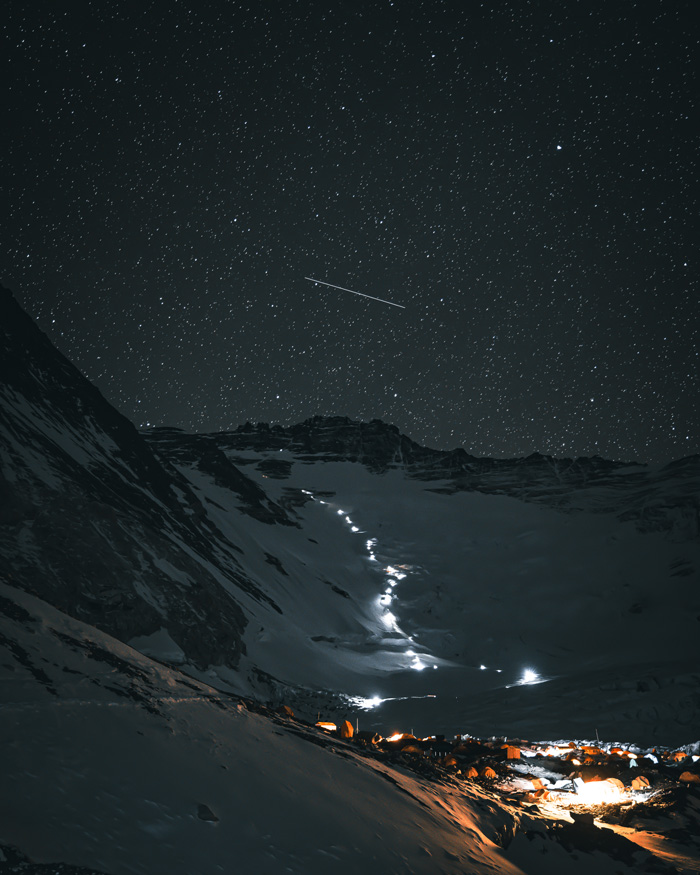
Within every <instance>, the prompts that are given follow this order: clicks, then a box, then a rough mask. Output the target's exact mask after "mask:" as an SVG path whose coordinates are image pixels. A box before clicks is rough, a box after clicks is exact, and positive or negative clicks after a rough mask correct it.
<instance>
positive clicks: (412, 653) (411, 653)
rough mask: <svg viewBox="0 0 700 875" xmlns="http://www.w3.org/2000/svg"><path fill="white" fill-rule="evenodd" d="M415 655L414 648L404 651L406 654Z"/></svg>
mask: <svg viewBox="0 0 700 875" xmlns="http://www.w3.org/2000/svg"><path fill="white" fill-rule="evenodd" d="M415 655H416V652H415V650H407V651H406V656H415Z"/></svg>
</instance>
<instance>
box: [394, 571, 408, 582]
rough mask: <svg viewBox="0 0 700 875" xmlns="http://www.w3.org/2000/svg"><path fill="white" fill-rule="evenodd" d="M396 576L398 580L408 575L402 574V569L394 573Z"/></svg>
mask: <svg viewBox="0 0 700 875" xmlns="http://www.w3.org/2000/svg"><path fill="white" fill-rule="evenodd" d="M394 577H395V578H396V579H397V580H403V579H404V577H406V575H405V574H402V573H401V572H400V571H398V572H396V573H395V574H394Z"/></svg>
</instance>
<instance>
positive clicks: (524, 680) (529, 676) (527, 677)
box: [518, 668, 540, 684]
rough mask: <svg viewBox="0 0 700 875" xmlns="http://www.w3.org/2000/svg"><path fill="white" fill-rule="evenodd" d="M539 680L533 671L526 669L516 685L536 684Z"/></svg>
mask: <svg viewBox="0 0 700 875" xmlns="http://www.w3.org/2000/svg"><path fill="white" fill-rule="evenodd" d="M539 680H540V676H539V675H538V674H537V672H536V671H533V670H532V669H531V668H526V669H525V671H524V672H523V676H522V677H521V678H520V680H519V681H518V683H520V684H536V683H537V682H538V681H539Z"/></svg>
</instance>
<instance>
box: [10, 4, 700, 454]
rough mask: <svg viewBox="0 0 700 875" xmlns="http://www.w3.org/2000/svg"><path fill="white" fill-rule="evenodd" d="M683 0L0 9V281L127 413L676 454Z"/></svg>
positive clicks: (694, 239) (218, 424) (689, 85)
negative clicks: (5, 87) (374, 426)
mask: <svg viewBox="0 0 700 875" xmlns="http://www.w3.org/2000/svg"><path fill="white" fill-rule="evenodd" d="M696 12H697V7H696V4H695V3H694V2H691V0H688V2H680V0H679V2H672V0H658V2H643V3H642V2H633V0H626V2H603V0H585V2H576V0H567V2H565V3H562V2H554V0H547V2H545V0H533V2H528V0H520V2H485V3H480V2H472V0H461V2H439V0H428V2H422V0H420V2H419V0H412V2H409V0H395V2H389V0H381V2H379V0H378V2H360V0H356V2H342V3H341V2H338V3H330V2H328V0H325V2H314V0H306V2H286V0H279V2H272V3H266V2H251V3H250V4H243V3H236V2H211V0H198V2H197V3H194V2H192V3H184V2H176V0H169V2H167V3H165V2H147V0H144V2H139V3H136V2H131V0H125V2H119V3H105V2H101V0H95V2H93V3H81V2H60V0H59V2H51V3H47V2H31V3H30V2H15V3H13V4H11V5H10V11H9V13H8V12H7V11H6V12H5V15H4V20H5V23H4V25H3V31H2V33H3V36H4V42H5V48H4V52H3V54H4V55H5V57H6V59H7V63H8V64H9V67H8V71H7V72H6V74H5V76H4V81H5V83H8V82H9V83H10V89H9V95H6V99H7V101H8V102H7V103H6V108H5V112H4V114H3V115H4V118H5V124H4V125H3V127H4V129H5V134H4V136H3V140H2V145H1V146H0V148H1V149H2V167H3V172H2V180H1V184H2V201H3V210H2V227H1V229H0V230H1V233H2V238H1V239H2V241H3V246H2V254H1V261H0V279H1V280H2V282H3V283H4V285H6V286H8V287H9V288H11V289H12V290H13V291H14V293H15V294H16V295H17V297H18V299H19V300H20V302H21V303H22V305H23V306H24V307H25V309H26V310H27V311H28V312H29V313H30V315H31V316H33V317H34V318H35V319H36V320H37V322H38V323H39V325H40V327H41V328H42V329H43V330H45V331H46V332H47V333H48V334H49V336H50V337H51V339H52V340H53V341H54V342H55V343H56V345H57V346H58V347H59V348H60V349H61V351H62V352H64V353H65V354H66V355H67V356H69V358H71V359H72V360H73V361H74V362H75V363H76V364H77V365H78V367H79V368H80V369H81V370H82V371H83V372H84V373H85V374H86V375H87V376H88V377H89V378H90V379H91V380H93V381H94V382H95V383H96V384H97V385H98V386H99V388H100V389H101V390H102V391H103V393H104V394H105V396H106V397H107V398H108V399H109V400H110V401H111V402H112V403H114V404H115V405H116V406H117V407H118V408H119V409H120V410H121V411H122V412H123V413H125V414H126V415H127V416H129V417H130V418H131V419H132V420H133V421H134V422H135V423H136V425H138V426H147V425H149V424H150V425H176V426H180V427H183V428H185V429H188V430H197V431H215V430H222V429H231V428H235V427H236V426H237V425H239V424H241V423H243V422H245V421H246V420H250V421H251V422H258V421H264V422H269V423H274V422H279V423H282V424H285V425H286V424H291V423H294V422H298V421H300V420H302V419H305V418H307V417H309V416H313V415H315V414H340V415H347V416H350V417H352V418H357V419H366V420H368V419H372V418H374V417H379V418H381V419H383V420H385V421H387V422H390V423H393V424H395V425H397V426H398V427H399V428H400V429H401V430H402V431H403V432H405V433H406V434H408V435H409V436H411V437H412V438H413V439H414V440H416V441H418V442H420V443H423V444H426V445H429V446H433V447H438V448H443V449H448V448H452V447H455V446H464V448H465V449H467V450H468V451H470V452H473V453H475V454H477V455H490V456H497V457H503V456H518V455H526V454H529V453H531V452H533V451H540V452H544V453H550V454H553V455H557V456H564V455H566V456H570V455H594V454H599V455H602V456H604V457H608V458H614V459H622V460H632V459H636V460H639V461H645V462H649V461H650V462H666V461H669V460H671V459H673V458H678V457H681V456H685V455H689V454H691V453H696V452H698V451H700V427H699V426H700V422H699V419H700V415H699V414H700V402H699V399H700V386H699V385H698V383H699V382H700V380H699V376H700V367H699V364H700V361H699V353H698V341H699V339H700V330H699V329H700V324H699V323H700V319H699V316H698V314H699V308H698V272H697V264H698V261H697V247H698V242H699V241H700V228H699V225H700V222H699V220H698V207H699V201H700V196H699V192H700V179H699V178H698V177H699V176H700V174H699V173H698V154H699V153H698V148H699V145H700V143H699V141H698V131H699V130H700V124H699V120H698V107H697V103H698V94H699V93H700V83H698V78H699V76H698V71H699V70H700V58H699V55H700V53H699V51H698V47H699V41H700V29H698V26H697V24H694V23H693V22H694V21H695V22H696V21H697V15H696V14H695V13H696ZM304 277H315V278H318V279H320V280H324V281H326V282H330V283H333V284H336V285H339V286H343V287H346V288H348V289H353V290H356V291H359V292H362V293H364V294H367V295H372V296H375V297H379V298H384V299H387V300H389V301H393V302H396V303H398V304H402V305H404V307H405V309H400V308H398V307H392V306H389V305H387V304H383V303H379V302H376V301H371V300H368V299H366V298H362V297H359V296H357V295H352V294H349V293H347V292H343V291H339V290H335V289H331V288H328V287H326V286H320V285H315V284H313V283H311V282H309V281H307V280H305V279H304Z"/></svg>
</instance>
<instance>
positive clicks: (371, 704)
mask: <svg viewBox="0 0 700 875" xmlns="http://www.w3.org/2000/svg"><path fill="white" fill-rule="evenodd" d="M350 701H351V703H352V704H353V705H354V706H355V707H356V708H361V709H362V710H363V711H371V710H372V708H378V707H379V705H381V704H382V702H383V701H384V699H382V698H381V697H380V696H372V697H371V698H368V699H365V698H363V697H362V696H353V698H352V699H351V700H350Z"/></svg>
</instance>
